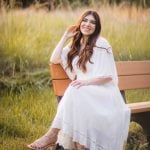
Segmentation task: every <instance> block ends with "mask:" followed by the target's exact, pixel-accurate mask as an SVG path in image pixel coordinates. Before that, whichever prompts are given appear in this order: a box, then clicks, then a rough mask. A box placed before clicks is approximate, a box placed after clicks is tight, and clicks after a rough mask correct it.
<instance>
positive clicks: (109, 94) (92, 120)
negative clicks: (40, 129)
mask: <svg viewBox="0 0 150 150" xmlns="http://www.w3.org/2000/svg"><path fill="white" fill-rule="evenodd" d="M129 122H130V109H129V108H128V107H127V106H126V104H125V103H124V100H123V98H122V96H121V94H120V91H119V88H118V87H116V86H114V85H105V86H104V85H103V86H96V85H90V86H83V87H80V88H79V89H76V88H75V87H72V86H69V87H68V88H67V90H66V91H65V94H64V96H63V98H62V100H61V102H60V103H59V106H58V110H57V114H56V116H55V118H54V121H53V123H52V128H58V129H60V134H59V136H58V143H59V144H60V145H62V146H63V147H64V148H65V149H74V142H77V143H80V144H81V145H84V147H85V148H87V149H90V150H123V145H124V142H125V141H126V139H127V135H128V128H129Z"/></svg>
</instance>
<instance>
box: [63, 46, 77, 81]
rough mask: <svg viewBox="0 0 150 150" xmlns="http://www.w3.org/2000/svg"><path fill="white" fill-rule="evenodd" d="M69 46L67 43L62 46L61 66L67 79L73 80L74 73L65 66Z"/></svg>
mask: <svg viewBox="0 0 150 150" xmlns="http://www.w3.org/2000/svg"><path fill="white" fill-rule="evenodd" d="M69 50H70V48H69V45H67V46H66V47H64V48H63V50H62V53H61V66H62V67H63V69H64V70H65V72H66V74H67V75H68V77H69V79H71V80H74V79H75V77H76V75H75V73H74V71H72V72H71V70H70V69H69V68H67V54H68V52H69Z"/></svg>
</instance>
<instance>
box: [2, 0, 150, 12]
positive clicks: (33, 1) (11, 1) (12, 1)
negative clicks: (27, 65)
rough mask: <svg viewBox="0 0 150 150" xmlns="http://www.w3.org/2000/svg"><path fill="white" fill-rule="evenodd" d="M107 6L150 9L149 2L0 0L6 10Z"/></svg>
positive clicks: (115, 0) (148, 0)
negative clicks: (134, 6)
mask: <svg viewBox="0 0 150 150" xmlns="http://www.w3.org/2000/svg"><path fill="white" fill-rule="evenodd" d="M96 3H100V4H109V5H129V6H132V5H136V7H137V8H138V7H143V8H148V7H150V0H0V7H1V8H2V7H5V8H7V9H12V8H16V7H17V8H18V7H19V8H27V7H30V6H33V5H36V6H37V7H47V8H48V10H53V9H56V8H60V7H63V8H64V7H67V6H68V5H69V6H70V7H72V8H74V7H79V6H91V5H93V4H96Z"/></svg>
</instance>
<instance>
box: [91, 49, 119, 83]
mask: <svg viewBox="0 0 150 150" xmlns="http://www.w3.org/2000/svg"><path fill="white" fill-rule="evenodd" d="M94 56H95V57H94V60H95V61H94V70H93V75H94V76H95V77H111V78H112V81H113V82H114V83H115V84H118V76H117V71H116V65H115V61H114V56H113V52H112V48H111V47H108V48H107V49H105V48H96V50H95V55H94Z"/></svg>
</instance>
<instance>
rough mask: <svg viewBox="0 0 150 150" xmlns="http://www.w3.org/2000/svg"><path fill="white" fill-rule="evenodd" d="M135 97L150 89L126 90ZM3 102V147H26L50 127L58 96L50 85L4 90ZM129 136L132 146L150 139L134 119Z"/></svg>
mask: <svg viewBox="0 0 150 150" xmlns="http://www.w3.org/2000/svg"><path fill="white" fill-rule="evenodd" d="M135 97H136V98H137V101H138V100H143V101H146V100H148V97H150V89H148V90H141V91H138V92H136V91H128V92H127V98H128V102H131V100H134V99H135ZM0 104H1V105H0V141H1V142H0V149H1V150H11V149H14V150H20V149H26V146H25V145H26V144H28V143H30V142H32V141H33V140H34V139H36V138H38V137H39V136H41V135H42V134H43V133H45V132H46V131H47V129H48V127H49V126H50V124H51V121H52V119H53V117H54V115H55V112H56V108H57V102H56V97H55V96H54V94H53V90H52V89H51V88H45V89H41V90H37V89H36V90H34V89H31V88H29V89H27V90H26V91H24V92H23V93H21V94H13V93H11V94H7V93H5V94H3V95H2V96H1V99H0ZM130 137H132V138H130V139H132V140H130V141H129V142H130V143H132V145H133V146H137V143H139V140H138V139H140V138H141V137H142V139H144V142H147V141H146V140H147V139H146V136H145V135H144V133H143V131H142V128H141V127H140V126H139V125H137V124H135V123H131V125H130ZM133 140H134V141H133ZM133 142H134V143H133ZM142 142H143V141H142ZM127 150H130V149H127ZM145 150H146V149H145Z"/></svg>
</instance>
